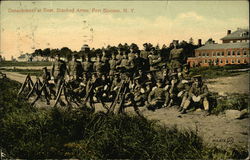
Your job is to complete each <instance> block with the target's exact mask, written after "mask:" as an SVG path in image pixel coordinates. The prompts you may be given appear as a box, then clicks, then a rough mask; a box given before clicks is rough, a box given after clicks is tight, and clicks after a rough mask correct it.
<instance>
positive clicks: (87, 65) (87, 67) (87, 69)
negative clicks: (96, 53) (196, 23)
mask: <svg viewBox="0 0 250 160" xmlns="http://www.w3.org/2000/svg"><path fill="white" fill-rule="evenodd" d="M82 68H83V74H85V77H86V78H87V80H89V79H90V77H91V73H92V72H93V62H91V60H90V58H88V60H87V61H84V62H82Z"/></svg>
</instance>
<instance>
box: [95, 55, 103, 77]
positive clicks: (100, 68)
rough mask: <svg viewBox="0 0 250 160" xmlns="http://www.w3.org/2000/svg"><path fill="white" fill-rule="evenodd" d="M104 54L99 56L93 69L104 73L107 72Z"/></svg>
mask: <svg viewBox="0 0 250 160" xmlns="http://www.w3.org/2000/svg"><path fill="white" fill-rule="evenodd" d="M101 59H102V56H101V55H99V56H97V59H96V62H95V63H94V66H93V69H94V71H95V72H96V73H99V74H103V73H104V72H105V70H104V66H105V63H104V62H103V61H102V60H101Z"/></svg>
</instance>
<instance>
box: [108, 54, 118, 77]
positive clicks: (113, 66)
mask: <svg viewBox="0 0 250 160" xmlns="http://www.w3.org/2000/svg"><path fill="white" fill-rule="evenodd" d="M117 62H118V60H117V59H116V54H115V53H113V54H112V58H111V59H110V60H109V67H110V71H109V75H110V76H111V77H113V76H114V74H115V72H116V66H117Z"/></svg>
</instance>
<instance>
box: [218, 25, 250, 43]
mask: <svg viewBox="0 0 250 160" xmlns="http://www.w3.org/2000/svg"><path fill="white" fill-rule="evenodd" d="M221 40H222V43H236V42H249V30H248V29H241V28H238V29H237V30H236V31H234V32H233V33H231V30H228V31H227V35H226V36H225V37H223V38H221Z"/></svg>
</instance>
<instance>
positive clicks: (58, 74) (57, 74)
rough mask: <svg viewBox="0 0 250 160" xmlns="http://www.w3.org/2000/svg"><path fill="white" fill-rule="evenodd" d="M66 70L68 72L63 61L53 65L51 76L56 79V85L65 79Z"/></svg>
mask: <svg viewBox="0 0 250 160" xmlns="http://www.w3.org/2000/svg"><path fill="white" fill-rule="evenodd" d="M66 70H67V67H66V63H65V62H64V61H62V60H58V61H55V62H54V63H53V64H52V71H51V74H52V76H53V77H54V80H55V82H56V83H58V82H60V81H61V80H62V79H64V76H65V73H66Z"/></svg>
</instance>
